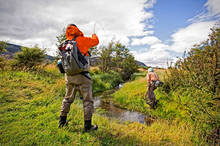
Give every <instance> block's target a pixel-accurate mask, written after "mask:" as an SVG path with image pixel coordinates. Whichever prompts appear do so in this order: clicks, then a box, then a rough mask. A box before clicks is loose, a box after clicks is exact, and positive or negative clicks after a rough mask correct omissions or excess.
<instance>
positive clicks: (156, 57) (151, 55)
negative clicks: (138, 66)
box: [132, 48, 173, 67]
mask: <svg viewBox="0 0 220 146" xmlns="http://www.w3.org/2000/svg"><path fill="white" fill-rule="evenodd" d="M132 54H133V55H134V56H135V59H136V60H139V61H142V62H144V63H145V64H146V65H147V66H158V67H167V62H170V61H172V60H173V57H171V55H170V53H169V52H168V51H167V50H166V49H165V48H154V49H150V50H146V51H142V52H138V51H132Z"/></svg>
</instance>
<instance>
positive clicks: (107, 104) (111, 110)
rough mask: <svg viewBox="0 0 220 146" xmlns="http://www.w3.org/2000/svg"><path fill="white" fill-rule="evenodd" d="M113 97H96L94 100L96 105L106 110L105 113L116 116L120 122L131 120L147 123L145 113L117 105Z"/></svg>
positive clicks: (111, 116) (112, 116) (110, 116)
mask: <svg viewBox="0 0 220 146" xmlns="http://www.w3.org/2000/svg"><path fill="white" fill-rule="evenodd" d="M111 99H112V97H111V96H107V97H96V99H95V100H94V107H95V108H101V109H104V110H105V113H104V114H105V115H106V116H107V117H109V118H116V119H118V120H119V121H120V122H125V121H130V122H139V123H145V115H144V114H142V113H139V112H133V111H129V110H126V109H122V108H120V107H117V106H115V105H114V104H113V103H112V100H111Z"/></svg>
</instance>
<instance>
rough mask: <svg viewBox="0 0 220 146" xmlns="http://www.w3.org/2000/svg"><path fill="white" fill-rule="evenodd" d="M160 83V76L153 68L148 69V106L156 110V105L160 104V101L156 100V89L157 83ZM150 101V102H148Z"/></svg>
mask: <svg viewBox="0 0 220 146" xmlns="http://www.w3.org/2000/svg"><path fill="white" fill-rule="evenodd" d="M157 81H159V77H158V75H157V74H156V73H155V72H154V70H153V68H149V69H148V74H147V86H148V90H147V93H146V98H145V100H146V104H149V105H150V106H151V108H153V109H155V108H156V105H157V103H158V100H156V97H155V94H154V90H155V89H156V88H157V87H156V82H157ZM148 100H149V102H148Z"/></svg>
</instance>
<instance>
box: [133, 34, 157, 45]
mask: <svg viewBox="0 0 220 146" xmlns="http://www.w3.org/2000/svg"><path fill="white" fill-rule="evenodd" d="M160 42H161V41H160V40H159V39H158V38H157V37H155V36H145V37H143V38H141V39H137V38H134V39H132V42H131V45H132V46H139V45H154V44H157V43H160Z"/></svg>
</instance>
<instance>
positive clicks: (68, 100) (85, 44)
mask: <svg viewBox="0 0 220 146" xmlns="http://www.w3.org/2000/svg"><path fill="white" fill-rule="evenodd" d="M66 39H67V40H66V41H67V42H68V41H71V40H74V41H75V42H76V46H77V48H78V50H79V51H80V52H81V54H83V55H84V56H85V58H86V57H87V58H88V56H89V54H88V50H89V48H91V47H94V46H96V45H98V43H99V40H98V37H97V36H96V34H93V35H92V37H84V35H83V33H82V32H81V31H80V30H79V29H78V27H77V26H76V25H75V24H69V25H68V26H67V29H66ZM59 49H60V48H59ZM61 50H62V48H61ZM88 70H89V66H88ZM65 81H66V95H65V97H64V99H63V102H62V105H61V113H60V120H59V127H63V126H64V125H67V121H66V119H67V114H68V113H69V111H70V105H71V104H72V103H73V101H74V98H75V95H76V92H77V91H79V92H80V93H81V95H82V96H83V108H84V131H85V132H87V131H90V130H97V129H98V126H97V125H92V124H91V122H92V114H93V111H94V107H93V99H92V81H91V78H90V75H89V73H88V71H87V72H80V73H78V74H74V75H67V73H66V74H65Z"/></svg>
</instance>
